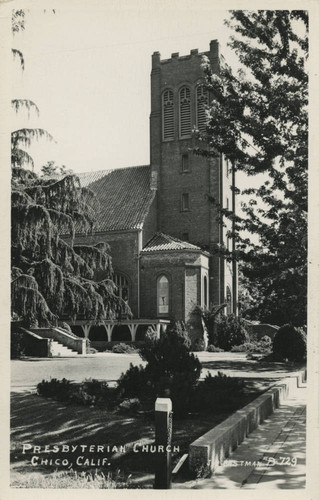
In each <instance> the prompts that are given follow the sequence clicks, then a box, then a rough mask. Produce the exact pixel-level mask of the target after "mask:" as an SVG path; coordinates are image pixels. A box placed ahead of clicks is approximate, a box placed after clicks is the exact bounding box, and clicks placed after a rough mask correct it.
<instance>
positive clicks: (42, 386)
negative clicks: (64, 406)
mask: <svg viewBox="0 0 319 500" xmlns="http://www.w3.org/2000/svg"><path fill="white" fill-rule="evenodd" d="M37 392H38V394H39V396H44V397H46V398H53V399H55V400H57V401H68V400H69V399H70V394H71V382H70V380H66V379H65V378H63V379H62V380H57V379H56V378H53V379H51V380H49V381H48V380H42V382H40V383H39V384H38V385H37Z"/></svg>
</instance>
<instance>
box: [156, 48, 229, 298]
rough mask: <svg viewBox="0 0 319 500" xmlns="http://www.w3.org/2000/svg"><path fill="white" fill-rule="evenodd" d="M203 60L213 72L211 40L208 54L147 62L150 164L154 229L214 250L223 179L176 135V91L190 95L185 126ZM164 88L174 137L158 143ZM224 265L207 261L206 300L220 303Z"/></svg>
mask: <svg viewBox="0 0 319 500" xmlns="http://www.w3.org/2000/svg"><path fill="white" fill-rule="evenodd" d="M203 55H205V56H207V57H208V58H209V60H210V62H211V65H212V68H213V71H215V72H216V73H217V72H218V71H219V47H218V42H217V41H216V40H214V41H212V42H211V43H210V50H209V51H208V52H205V53H203V54H199V53H198V51H197V50H192V51H191V53H190V54H189V55H187V56H182V57H179V54H172V57H171V59H168V60H161V58H160V54H159V53H157V52H156V53H154V54H153V58H152V73H151V117H150V122H151V130H150V133H151V164H152V170H153V171H156V172H158V181H159V192H158V212H159V219H158V224H159V230H160V231H162V232H164V233H167V234H170V235H172V236H176V237H178V238H181V239H185V235H186V234H187V235H188V238H189V241H190V242H192V243H194V244H199V245H201V246H202V247H204V248H206V249H209V250H211V251H214V249H216V245H218V244H220V243H221V242H222V238H223V233H222V231H221V228H220V225H219V221H218V211H217V206H216V204H218V203H222V202H223V175H222V163H221V161H220V158H212V159H207V158H204V157H201V156H196V155H194V154H192V150H193V148H194V147H195V146H196V140H195V139H194V138H193V137H189V138H186V139H185V138H183V139H181V138H180V136H179V126H178V124H179V102H178V98H179V90H180V88H181V87H182V86H183V85H187V87H188V88H189V89H190V94H191V122H192V125H195V123H196V87H197V85H198V84H199V83H200V82H203V81H204V73H203V71H202V69H201V63H202V56H203ZM167 88H170V89H171V90H173V93H174V121H175V128H174V138H173V139H172V140H166V141H164V140H163V138H162V93H163V90H164V89H167ZM185 153H188V155H189V171H188V172H182V155H183V154H185ZM183 193H188V196H189V210H187V211H183V210H182V206H181V198H182V194H183ZM224 281H225V280H224V262H223V259H221V258H219V257H215V256H214V257H212V258H211V262H210V279H209V295H210V301H211V302H213V303H215V304H218V303H220V302H222V301H223V300H224V284H225V283H224Z"/></svg>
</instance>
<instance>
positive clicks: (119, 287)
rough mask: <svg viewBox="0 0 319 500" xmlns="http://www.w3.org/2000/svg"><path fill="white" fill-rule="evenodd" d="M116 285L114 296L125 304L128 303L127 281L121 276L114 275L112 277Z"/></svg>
mask: <svg viewBox="0 0 319 500" xmlns="http://www.w3.org/2000/svg"><path fill="white" fill-rule="evenodd" d="M113 280H114V283H115V285H116V295H117V296H118V297H120V298H121V299H123V300H124V301H125V302H126V303H128V301H129V284H128V281H127V279H126V278H125V277H124V276H122V275H121V274H115V275H114V277H113Z"/></svg>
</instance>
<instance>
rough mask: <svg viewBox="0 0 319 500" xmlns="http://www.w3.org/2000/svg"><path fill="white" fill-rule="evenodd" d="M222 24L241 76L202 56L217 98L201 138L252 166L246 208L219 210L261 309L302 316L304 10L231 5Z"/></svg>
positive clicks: (276, 316)
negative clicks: (230, 229)
mask: <svg viewBox="0 0 319 500" xmlns="http://www.w3.org/2000/svg"><path fill="white" fill-rule="evenodd" d="M226 24H228V25H229V26H230V27H231V28H232V29H233V30H234V31H235V32H236V33H237V35H236V36H233V37H231V42H230V44H229V45H230V47H231V48H232V49H233V50H234V51H235V53H236V54H237V56H238V58H239V60H240V62H241V64H242V65H243V66H244V67H246V69H245V71H244V70H240V71H238V72H237V74H236V75H235V74H234V72H233V71H232V70H231V68H229V66H227V64H222V65H221V68H220V72H219V74H217V75H216V74H213V73H212V71H211V69H210V65H209V62H208V60H204V61H203V69H204V71H205V74H206V83H207V87H208V88H209V91H210V95H211V96H212V101H211V104H210V106H209V107H208V110H207V128H206V132H205V133H204V134H203V135H202V137H201V140H202V141H205V143H206V144H208V145H209V147H210V149H211V150H213V151H214V154H215V153H216V152H217V153H223V154H224V155H225V157H226V158H227V159H229V160H230V162H231V163H232V165H233V168H234V170H235V171H241V172H244V173H245V174H246V185H247V189H244V190H243V191H242V192H241V194H242V195H244V198H242V200H244V201H243V202H242V211H243V213H244V215H243V216H240V214H237V215H234V214H232V213H230V212H228V211H226V210H224V211H222V214H223V215H226V216H228V217H230V218H232V220H233V222H234V225H233V235H234V237H235V238H236V240H237V245H236V246H237V252H236V253H235V254H234V255H233V257H232V258H238V259H239V260H240V261H241V269H242V272H243V275H244V276H245V277H246V278H248V288H249V287H250V288H251V292H252V291H253V294H254V298H255V299H256V298H257V299H258V305H257V306H256V305H255V307H254V314H255V318H256V319H261V320H263V321H269V322H274V323H277V324H283V323H287V322H292V323H293V324H295V325H302V324H305V322H306V294H307V275H306V264H307V231H306V227H307V165H308V150H307V141H308V115H307V105H308V77H307V72H306V68H305V65H306V60H307V51H308V37H307V35H308V17H307V12H306V11H286V10H281V11H270V10H269V11H231V13H230V19H229V20H228V21H226ZM203 150H204V148H203ZM203 150H202V151H201V152H202V153H204V151H203ZM197 152H200V151H199V150H197ZM205 154H207V153H205ZM258 174H260V175H259V176H258ZM252 176H257V179H259V183H258V187H250V186H251V185H250V180H251V179H252ZM255 179H256V178H255ZM255 185H256V180H255ZM237 193H238V194H239V190H237ZM247 234H248V235H249V236H248V237H247ZM250 235H255V237H251V236H250ZM256 236H257V241H256ZM249 283H250V285H249ZM256 291H257V293H258V297H256Z"/></svg>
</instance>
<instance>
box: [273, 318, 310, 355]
mask: <svg viewBox="0 0 319 500" xmlns="http://www.w3.org/2000/svg"><path fill="white" fill-rule="evenodd" d="M273 353H274V355H275V356H276V357H277V358H279V359H288V360H289V361H303V360H304V359H305V358H306V355H307V337H306V333H305V331H304V330H303V329H302V328H296V327H294V326H292V325H289V324H286V325H283V326H281V327H280V328H279V330H278V331H277V333H276V335H275V336H274V341H273Z"/></svg>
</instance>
